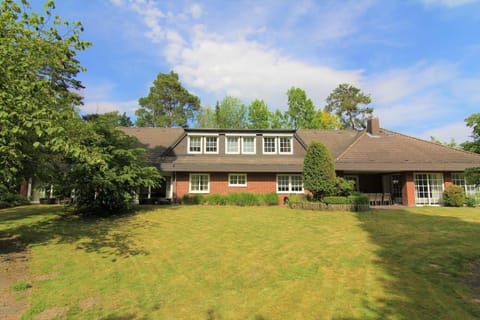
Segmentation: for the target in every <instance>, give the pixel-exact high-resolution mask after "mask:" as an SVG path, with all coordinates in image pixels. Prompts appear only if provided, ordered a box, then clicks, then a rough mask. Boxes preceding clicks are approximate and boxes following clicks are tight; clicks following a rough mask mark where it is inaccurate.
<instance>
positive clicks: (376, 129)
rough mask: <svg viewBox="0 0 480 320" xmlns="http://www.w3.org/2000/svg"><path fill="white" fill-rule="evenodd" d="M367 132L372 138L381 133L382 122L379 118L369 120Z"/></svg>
mask: <svg viewBox="0 0 480 320" xmlns="http://www.w3.org/2000/svg"><path fill="white" fill-rule="evenodd" d="M367 132H368V133H370V134H371V135H372V136H378V134H379V133H380V120H379V119H378V118H371V119H368V120H367Z"/></svg>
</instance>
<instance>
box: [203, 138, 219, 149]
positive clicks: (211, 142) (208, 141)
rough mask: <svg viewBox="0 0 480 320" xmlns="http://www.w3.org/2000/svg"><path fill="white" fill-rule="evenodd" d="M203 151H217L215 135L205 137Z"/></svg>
mask: <svg viewBox="0 0 480 320" xmlns="http://www.w3.org/2000/svg"><path fill="white" fill-rule="evenodd" d="M205 152H217V137H205Z"/></svg>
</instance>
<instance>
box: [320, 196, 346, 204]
mask: <svg viewBox="0 0 480 320" xmlns="http://www.w3.org/2000/svg"><path fill="white" fill-rule="evenodd" d="M322 202H323V203H326V204H350V203H351V202H350V200H349V199H348V197H344V196H328V197H324V198H323V200H322Z"/></svg>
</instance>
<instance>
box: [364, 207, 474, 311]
mask: <svg viewBox="0 0 480 320" xmlns="http://www.w3.org/2000/svg"><path fill="white" fill-rule="evenodd" d="M458 210H459V211H458V213H460V212H461V211H460V210H461V209H458ZM357 217H358V220H359V221H360V223H361V227H362V228H363V229H364V230H365V231H367V232H368V234H369V236H370V239H371V240H372V241H373V243H374V244H376V245H377V246H378V249H377V251H376V252H375V253H376V255H377V257H378V259H377V260H376V261H375V262H374V263H376V264H377V265H379V266H380V267H381V269H383V270H384V273H382V274H378V275H376V277H377V281H379V283H380V284H381V285H382V287H383V289H384V292H385V293H384V297H385V299H383V300H381V301H378V300H377V301H375V302H368V301H365V302H364V307H365V314H366V315H368V316H367V317H366V318H371V319H391V318H394V319H479V318H480V303H479V302H480V300H479V298H480V287H478V286H476V285H474V283H473V282H472V281H471V280H472V279H471V276H472V273H476V274H477V277H478V273H480V269H479V270H476V271H475V270H473V271H472V270H471V266H472V264H473V265H475V264H476V261H480V260H479V259H480V223H476V222H467V221H463V220H461V219H458V218H455V217H448V216H434V215H427V214H421V213H415V212H411V211H408V210H388V211H387V210H384V211H382V210H377V211H372V212H368V213H359V214H358V215H357Z"/></svg>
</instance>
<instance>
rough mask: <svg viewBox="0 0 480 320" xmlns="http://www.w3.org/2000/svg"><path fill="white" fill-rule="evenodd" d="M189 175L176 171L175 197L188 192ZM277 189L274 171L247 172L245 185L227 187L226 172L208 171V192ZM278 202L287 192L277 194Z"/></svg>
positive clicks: (282, 199) (256, 191)
mask: <svg viewBox="0 0 480 320" xmlns="http://www.w3.org/2000/svg"><path fill="white" fill-rule="evenodd" d="M189 179H190V175H189V174H188V173H177V175H176V183H175V185H174V190H175V197H176V198H177V199H180V198H181V197H183V196H184V195H186V194H190V190H189V185H190V181H189ZM276 191H277V175H276V174H275V173H248V174H247V186H246V187H229V186H228V173H210V192H209V194H227V193H232V192H251V193H269V192H276ZM278 196H279V199H280V203H284V198H285V197H287V196H288V194H278Z"/></svg>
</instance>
